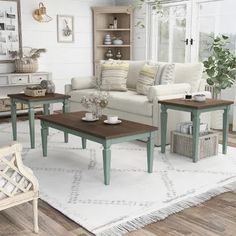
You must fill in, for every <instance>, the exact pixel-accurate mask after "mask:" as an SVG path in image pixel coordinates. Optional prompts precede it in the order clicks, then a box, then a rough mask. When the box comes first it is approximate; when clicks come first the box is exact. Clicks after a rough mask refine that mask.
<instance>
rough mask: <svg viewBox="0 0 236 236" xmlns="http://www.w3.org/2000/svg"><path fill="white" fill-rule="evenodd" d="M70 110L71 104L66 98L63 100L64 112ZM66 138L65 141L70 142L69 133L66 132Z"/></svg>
mask: <svg viewBox="0 0 236 236" xmlns="http://www.w3.org/2000/svg"><path fill="white" fill-rule="evenodd" d="M67 112H69V104H68V99H64V101H63V113H67ZM64 140H65V143H68V133H67V132H64Z"/></svg>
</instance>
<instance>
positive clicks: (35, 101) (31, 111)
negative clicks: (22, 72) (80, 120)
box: [8, 93, 70, 148]
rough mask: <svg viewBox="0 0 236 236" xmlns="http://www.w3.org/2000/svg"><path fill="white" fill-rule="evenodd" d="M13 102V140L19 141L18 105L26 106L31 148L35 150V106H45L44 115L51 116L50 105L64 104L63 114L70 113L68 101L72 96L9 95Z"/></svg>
mask: <svg viewBox="0 0 236 236" xmlns="http://www.w3.org/2000/svg"><path fill="white" fill-rule="evenodd" d="M8 96H9V97H10V100H11V122H12V133H13V140H14V141H16V140H17V112H16V111H17V110H16V103H21V104H26V105H27V106H28V118H29V129H30V146H31V148H35V118H34V115H35V108H34V107H35V106H37V105H41V104H43V113H44V115H49V113H50V111H49V105H50V104H54V103H62V104H63V112H64V113H66V112H68V111H69V107H68V99H69V97H70V96H67V95H64V94H57V93H55V94H47V95H46V96H44V97H29V96H26V95H24V94H9V95H8ZM64 135H65V140H68V134H66V133H65V134H64Z"/></svg>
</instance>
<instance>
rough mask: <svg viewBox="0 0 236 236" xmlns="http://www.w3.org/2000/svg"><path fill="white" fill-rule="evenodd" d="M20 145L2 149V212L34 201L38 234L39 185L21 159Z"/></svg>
mask: <svg viewBox="0 0 236 236" xmlns="http://www.w3.org/2000/svg"><path fill="white" fill-rule="evenodd" d="M21 151H22V146H21V145H20V144H18V143H16V144H13V145H11V146H7V147H2V148H0V211H1V210H4V209H7V208H10V207H13V206H16V205H19V204H22V203H25V202H28V201H33V213H34V214H33V215H34V232H35V233H38V195H39V194H38V192H39V190H38V189H39V185H38V181H37V179H36V177H35V176H34V175H33V172H32V171H31V170H30V169H29V168H27V167H26V166H24V164H23V163H22V159H21Z"/></svg>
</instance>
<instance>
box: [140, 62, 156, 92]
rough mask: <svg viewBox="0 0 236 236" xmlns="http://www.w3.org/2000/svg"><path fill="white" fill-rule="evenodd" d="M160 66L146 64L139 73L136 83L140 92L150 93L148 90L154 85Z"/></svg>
mask: <svg viewBox="0 0 236 236" xmlns="http://www.w3.org/2000/svg"><path fill="white" fill-rule="evenodd" d="M157 70H158V67H157V66H151V65H144V66H143V68H142V70H141V71H140V73H139V77H138V81H137V84H136V91H137V93H139V94H144V95H147V94H148V90H149V89H150V87H151V86H153V85H154V83H155V79H156V74H157Z"/></svg>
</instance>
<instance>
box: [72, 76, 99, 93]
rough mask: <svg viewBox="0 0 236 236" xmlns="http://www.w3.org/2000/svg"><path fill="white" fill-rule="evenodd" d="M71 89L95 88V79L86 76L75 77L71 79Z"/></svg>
mask: <svg viewBox="0 0 236 236" xmlns="http://www.w3.org/2000/svg"><path fill="white" fill-rule="evenodd" d="M71 87H72V89H75V90H80V89H89V88H94V87H95V77H94V76H85V77H74V78H72V79H71Z"/></svg>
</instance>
